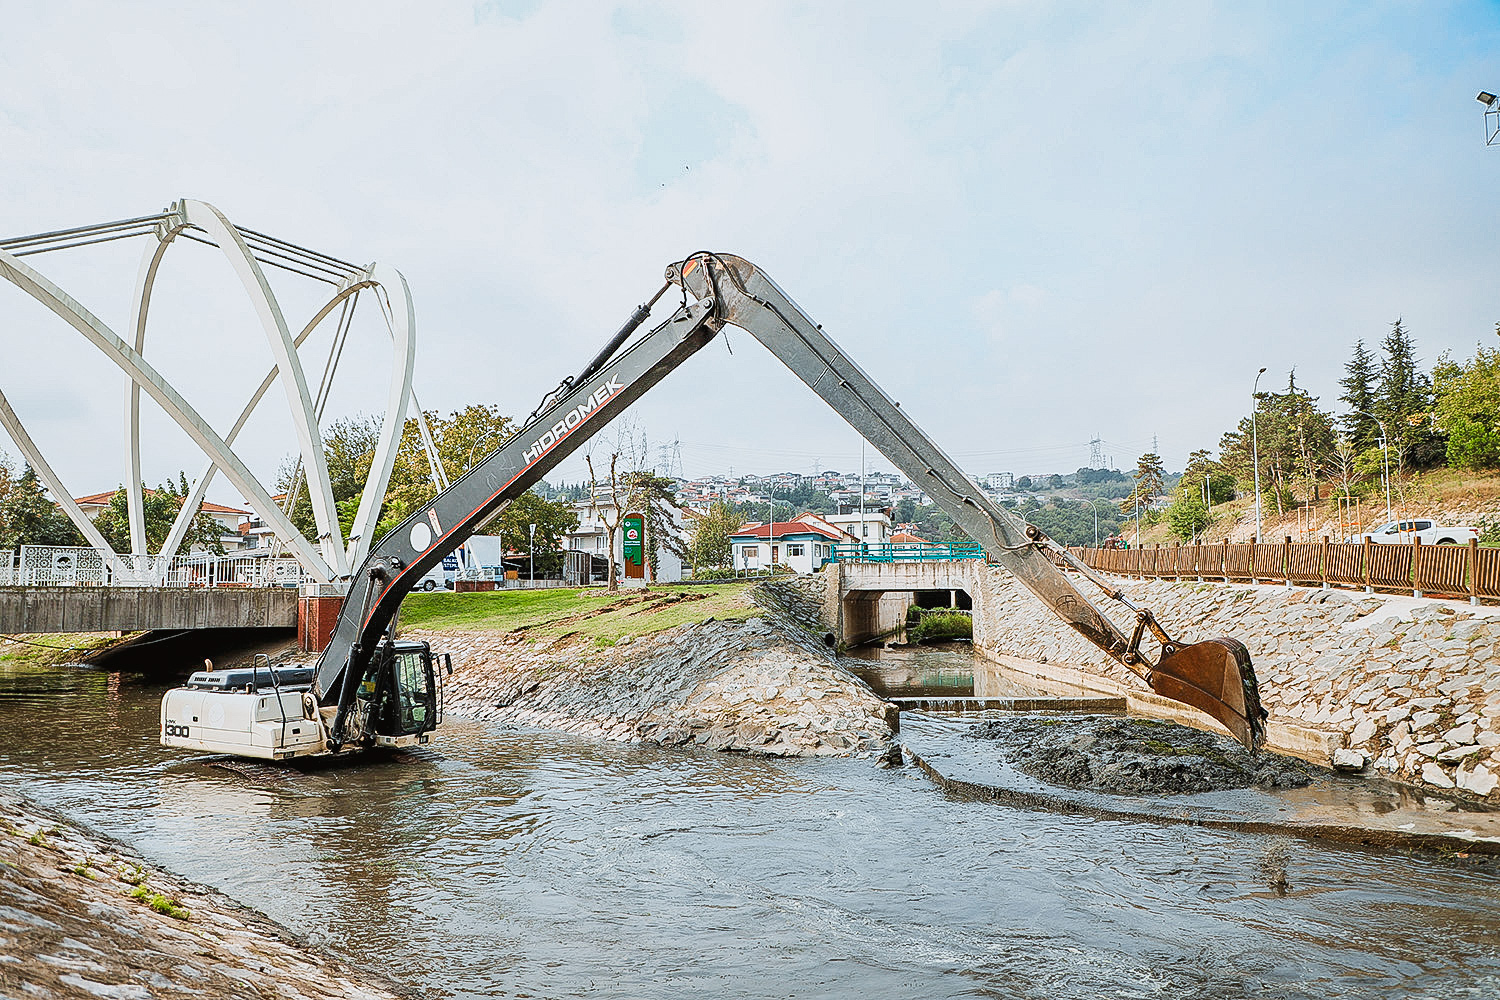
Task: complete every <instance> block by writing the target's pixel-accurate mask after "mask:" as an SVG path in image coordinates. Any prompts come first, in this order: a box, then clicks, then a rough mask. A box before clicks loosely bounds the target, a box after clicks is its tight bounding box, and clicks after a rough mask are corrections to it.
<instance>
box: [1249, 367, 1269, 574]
mask: <svg viewBox="0 0 1500 1000" xmlns="http://www.w3.org/2000/svg"><path fill="white" fill-rule="evenodd" d="M1265 373H1266V370H1265V369H1264V368H1262V369H1261V370H1260V371H1259V372H1258V373H1256V376H1255V384H1254V385H1253V386H1252V387H1251V389H1250V400H1251V402H1252V404H1253V405H1252V407H1251V410H1250V455H1251V459H1250V460H1251V461H1252V462H1254V463H1255V544H1257V545H1259V544H1260V532H1261V517H1260V433H1259V430H1258V429H1257V427H1256V423H1255V417H1256V414H1257V413H1259V412H1260V377H1261V376H1262V375H1264V374H1265Z"/></svg>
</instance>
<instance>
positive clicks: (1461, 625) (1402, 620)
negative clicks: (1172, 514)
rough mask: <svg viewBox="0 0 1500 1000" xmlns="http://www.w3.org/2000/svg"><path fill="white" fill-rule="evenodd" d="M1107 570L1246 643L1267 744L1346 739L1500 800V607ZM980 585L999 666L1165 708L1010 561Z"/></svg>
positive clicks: (1318, 744) (1390, 764) (1161, 603)
mask: <svg viewBox="0 0 1500 1000" xmlns="http://www.w3.org/2000/svg"><path fill="white" fill-rule="evenodd" d="M1112 582H1114V583H1116V584H1117V585H1119V586H1120V587H1121V588H1122V589H1123V590H1124V592H1125V594H1126V595H1127V596H1128V597H1129V598H1130V599H1131V600H1133V601H1135V602H1137V603H1139V604H1142V605H1144V606H1146V607H1149V608H1151V609H1152V610H1153V611H1154V612H1155V613H1156V615H1157V617H1158V619H1159V620H1160V621H1161V622H1162V623H1163V624H1164V625H1165V626H1166V628H1167V629H1168V631H1170V632H1172V633H1173V634H1174V636H1175V637H1176V638H1178V639H1180V640H1182V641H1196V640H1199V639H1207V638H1211V637H1213V636H1219V635H1227V636H1233V637H1234V638H1237V639H1239V640H1240V641H1241V642H1243V643H1245V645H1246V647H1247V648H1248V649H1249V650H1250V654H1251V656H1252V657H1253V658H1254V661H1255V667H1256V673H1257V675H1258V676H1259V678H1260V685H1261V698H1262V701H1263V702H1264V704H1265V707H1266V709H1267V710H1268V711H1269V712H1270V727H1269V728H1270V737H1271V745H1272V747H1273V748H1275V749H1281V750H1283V751H1285V752H1288V753H1294V754H1297V755H1299V756H1304V757H1306V758H1308V759H1310V760H1314V761H1316V762H1318V763H1324V764H1326V763H1328V761H1329V757H1330V756H1331V754H1332V752H1333V751H1334V750H1337V749H1341V748H1344V749H1353V750H1356V751H1358V752H1359V753H1360V754H1362V755H1363V756H1364V758H1365V759H1366V760H1367V761H1368V763H1369V766H1370V769H1371V771H1372V772H1373V773H1376V774H1381V775H1385V776H1389V777H1394V778H1396V779H1399V780H1402V781H1407V782H1410V783H1412V784H1415V785H1418V786H1426V787H1430V788H1435V789H1442V790H1453V791H1455V792H1457V793H1460V794H1464V795H1469V796H1473V797H1476V798H1483V799H1487V800H1489V801H1491V802H1500V788H1497V786H1500V753H1497V749H1496V748H1497V747H1500V616H1497V611H1500V609H1490V608H1471V607H1469V606H1467V605H1463V604H1456V603H1452V602H1446V601H1429V600H1414V599H1412V598H1399V597H1385V596H1379V595H1375V596H1370V595H1365V594H1361V593H1355V592H1350V591H1339V590H1326V591H1325V590H1313V589H1301V588H1294V589H1290V590H1288V589H1285V588H1281V587H1257V586H1250V585H1243V586H1242V585H1222V584H1190V583H1170V582H1165V581H1151V580H1147V581H1128V580H1113V579H1112ZM1081 585H1082V586H1084V587H1085V588H1086V589H1088V590H1089V592H1090V593H1091V595H1092V594H1093V593H1097V590H1096V589H1094V588H1093V587H1092V585H1090V584H1087V583H1082V584H1081ZM979 589H980V590H981V591H982V594H981V595H978V596H977V597H976V602H975V607H976V610H977V612H978V613H976V615H975V626H974V630H975V631H974V638H975V645H976V646H977V647H978V648H980V649H981V650H982V651H983V652H985V653H986V655H988V656H990V657H991V658H993V659H995V660H996V661H998V662H999V663H1001V664H1002V665H1003V666H1005V667H1007V669H1012V670H1015V671H1018V672H1022V673H1032V674H1034V675H1037V676H1038V677H1040V678H1042V679H1044V680H1051V681H1060V682H1072V683H1075V684H1082V685H1084V686H1088V687H1095V688H1097V689H1100V690H1105V691H1110V692H1114V693H1122V694H1126V695H1127V696H1128V697H1129V698H1130V699H1131V707H1132V709H1133V710H1139V711H1144V712H1148V713H1152V714H1171V712H1170V705H1169V704H1168V703H1164V702H1162V701H1161V700H1160V699H1156V698H1154V697H1153V696H1151V695H1150V694H1149V693H1143V691H1144V689H1143V688H1142V686H1141V684H1140V682H1139V681H1136V680H1135V679H1134V678H1133V677H1131V676H1130V675H1129V674H1128V673H1127V671H1125V669H1124V668H1123V667H1121V666H1119V665H1118V664H1116V663H1114V662H1113V661H1112V660H1110V659H1109V658H1108V657H1106V656H1105V655H1104V654H1103V653H1102V652H1100V651H1099V650H1098V649H1096V648H1095V647H1094V646H1093V645H1091V644H1089V643H1088V642H1086V641H1085V640H1084V639H1082V638H1081V637H1080V636H1079V635H1078V634H1077V633H1075V632H1073V630H1072V629H1070V628H1068V627H1067V626H1066V625H1064V624H1062V623H1061V622H1060V621H1058V620H1057V618H1056V616H1054V615H1053V614H1051V613H1050V612H1049V611H1048V610H1047V608H1046V607H1045V606H1044V605H1043V604H1042V603H1041V602H1040V601H1038V600H1037V599H1036V598H1035V597H1034V596H1033V595H1032V594H1031V593H1030V592H1029V591H1027V590H1026V589H1025V588H1024V587H1021V586H1020V585H1018V584H1017V583H1016V582H1015V580H1014V579H1013V578H1012V577H1011V576H1010V575H1009V574H1008V573H1005V572H1004V571H1003V570H1000V569H997V568H993V567H990V568H986V569H984V570H982V571H981V574H980V577H979ZM1100 603H1101V604H1105V603H1110V602H1105V601H1103V600H1101V602H1100ZM1116 618H1117V620H1121V619H1120V616H1118V615H1117V616H1116ZM1205 721H1206V720H1205Z"/></svg>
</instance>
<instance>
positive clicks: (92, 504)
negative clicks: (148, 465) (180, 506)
mask: <svg viewBox="0 0 1500 1000" xmlns="http://www.w3.org/2000/svg"><path fill="white" fill-rule="evenodd" d="M117 492H119V491H118V490H110V491H109V492H108V493H95V494H93V495H92V496H86V497H74V498H73V502H74V503H76V504H77V505H78V509H79V510H81V511H83V512H84V513H85V514H87V515H88V517H89V520H93V519H94V518H97V517H98V516H99V515H100V514H101V513H103V512H104V510H105V509H107V508H108V507H109V504H110V501H111V500H113V499H114V496H115V494H116V493H117ZM141 492H142V494H143V495H145V496H155V495H156V491H155V490H151V489H146V490H142V491H141ZM198 509H199V510H200V511H201V512H203V513H204V514H207V515H208V516H209V517H211V518H213V520H214V523H216V524H217V525H218V526H219V533H220V534H221V535H222V536H224V537H223V538H222V542H223V545H224V548H226V549H236V548H241V547H243V546H244V542H243V540H242V539H243V538H244V537H245V536H244V532H243V531H242V530H241V525H242V524H244V523H246V522H248V521H250V520H251V519H252V518H253V517H255V514H254V513H252V512H251V511H248V510H240V509H239V508H237V507H225V506H223V505H222V504H216V503H209V502H208V501H207V500H205V501H203V503H202V504H200V505H199V507H198ZM201 548H202V547H201V546H198V547H196V548H195V551H196V550H198V549H201Z"/></svg>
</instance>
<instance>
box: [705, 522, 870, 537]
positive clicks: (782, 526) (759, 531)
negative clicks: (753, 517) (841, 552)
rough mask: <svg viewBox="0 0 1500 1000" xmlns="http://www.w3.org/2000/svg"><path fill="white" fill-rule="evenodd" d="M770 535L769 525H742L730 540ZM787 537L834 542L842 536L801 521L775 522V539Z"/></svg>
mask: <svg viewBox="0 0 1500 1000" xmlns="http://www.w3.org/2000/svg"><path fill="white" fill-rule="evenodd" d="M770 534H771V525H770V524H744V525H741V526H740V530H738V531H736V532H735V533H734V534H733V535H731V536H730V537H731V538H766V537H767V536H770ZM787 535H822V536H823V537H824V538H831V539H833V540H834V541H835V542H836V541H838V540H839V539H840V538H842V537H843V536H842V535H840V534H839V533H837V532H833V531H828V530H827V529H825V528H820V527H818V526H817V525H816V524H806V523H804V522H802V521H777V522H776V534H775V536H774V537H776V538H785V537H786V536H787Z"/></svg>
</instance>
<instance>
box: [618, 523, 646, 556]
mask: <svg viewBox="0 0 1500 1000" xmlns="http://www.w3.org/2000/svg"><path fill="white" fill-rule="evenodd" d="M620 527H621V530H622V531H624V533H625V562H626V563H628V564H630V565H632V566H641V565H644V564H645V562H646V558H645V540H646V519H645V518H644V517H642V516H641V515H639V514H626V515H625V519H624V520H623V521H621V522H620Z"/></svg>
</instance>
